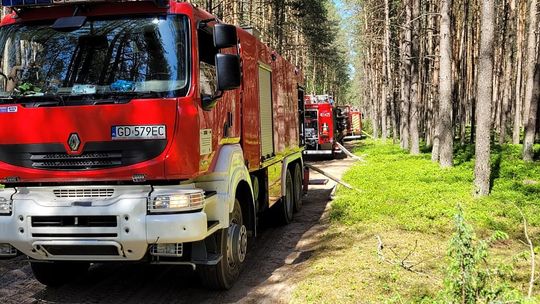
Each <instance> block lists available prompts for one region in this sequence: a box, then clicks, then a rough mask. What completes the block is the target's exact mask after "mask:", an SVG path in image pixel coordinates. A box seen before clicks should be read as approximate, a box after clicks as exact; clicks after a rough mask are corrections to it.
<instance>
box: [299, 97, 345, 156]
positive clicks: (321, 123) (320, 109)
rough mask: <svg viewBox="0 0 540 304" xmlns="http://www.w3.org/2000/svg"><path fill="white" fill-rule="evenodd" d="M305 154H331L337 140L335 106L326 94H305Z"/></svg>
mask: <svg viewBox="0 0 540 304" xmlns="http://www.w3.org/2000/svg"><path fill="white" fill-rule="evenodd" d="M305 108H306V118H305V135H306V150H305V151H304V153H305V154H332V153H333V151H334V149H335V148H336V142H337V141H338V137H339V134H338V130H337V128H336V121H335V114H334V111H335V108H334V105H333V104H332V103H331V102H330V97H328V96H326V95H318V96H306V105H305Z"/></svg>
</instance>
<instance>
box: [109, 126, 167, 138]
mask: <svg viewBox="0 0 540 304" xmlns="http://www.w3.org/2000/svg"><path fill="white" fill-rule="evenodd" d="M111 138H112V139H113V140H127V139H166V138H167V132H166V128H165V126H164V125H149V126H113V127H112V130H111Z"/></svg>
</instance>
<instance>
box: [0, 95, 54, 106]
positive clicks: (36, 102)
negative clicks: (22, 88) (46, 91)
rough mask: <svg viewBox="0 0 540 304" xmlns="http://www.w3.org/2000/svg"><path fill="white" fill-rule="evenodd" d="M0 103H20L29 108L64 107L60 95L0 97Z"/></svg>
mask: <svg viewBox="0 0 540 304" xmlns="http://www.w3.org/2000/svg"><path fill="white" fill-rule="evenodd" d="M0 103H3V104H7V103H16V104H19V103H20V104H25V105H28V106H30V107H42V106H55V105H65V101H64V98H63V97H62V96H61V95H11V96H4V97H0Z"/></svg>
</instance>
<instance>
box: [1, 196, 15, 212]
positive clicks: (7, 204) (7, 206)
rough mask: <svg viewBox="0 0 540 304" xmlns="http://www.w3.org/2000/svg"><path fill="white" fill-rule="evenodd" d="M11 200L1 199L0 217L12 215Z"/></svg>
mask: <svg viewBox="0 0 540 304" xmlns="http://www.w3.org/2000/svg"><path fill="white" fill-rule="evenodd" d="M11 205H12V201H11V199H7V198H4V197H0V215H10V214H11Z"/></svg>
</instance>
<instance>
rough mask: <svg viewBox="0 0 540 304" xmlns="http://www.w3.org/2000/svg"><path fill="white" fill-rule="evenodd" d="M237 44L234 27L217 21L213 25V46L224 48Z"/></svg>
mask: <svg viewBox="0 0 540 304" xmlns="http://www.w3.org/2000/svg"><path fill="white" fill-rule="evenodd" d="M237 44H238V36H237V34H236V27H235V26H234V25H230V24H222V23H218V24H216V25H215V26H214V46H215V47H216V48H217V49H224V48H228V47H232V46H235V45H237Z"/></svg>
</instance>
